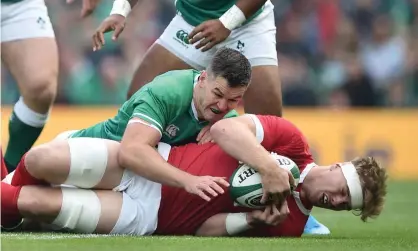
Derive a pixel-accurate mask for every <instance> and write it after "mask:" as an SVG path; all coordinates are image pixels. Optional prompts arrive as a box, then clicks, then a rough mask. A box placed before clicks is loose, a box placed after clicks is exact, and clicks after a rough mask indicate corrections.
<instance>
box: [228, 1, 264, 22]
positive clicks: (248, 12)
mask: <svg viewBox="0 0 418 251" xmlns="http://www.w3.org/2000/svg"><path fill="white" fill-rule="evenodd" d="M266 2H267V0H238V1H237V3H236V4H235V5H236V6H237V7H238V8H239V9H240V10H241V11H242V13H243V14H244V16H245V18H249V17H251V16H252V15H254V14H255V13H256V12H257V11H258V10H259V9H260V8H261V7H263V5H264V4H265V3H266Z"/></svg>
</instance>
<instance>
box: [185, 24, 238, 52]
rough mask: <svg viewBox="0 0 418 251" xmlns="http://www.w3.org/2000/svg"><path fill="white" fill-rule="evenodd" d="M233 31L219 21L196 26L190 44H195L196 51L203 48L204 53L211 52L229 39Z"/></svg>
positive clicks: (190, 37) (190, 36) (191, 34)
mask: <svg viewBox="0 0 418 251" xmlns="http://www.w3.org/2000/svg"><path fill="white" fill-rule="evenodd" d="M229 34H231V31H230V30H228V29H227V28H225V26H224V25H223V24H222V23H221V21H219V19H212V20H208V21H206V22H203V23H201V24H200V25H198V26H196V27H195V28H194V29H193V30H192V32H191V33H190V34H189V43H190V44H195V43H197V42H199V43H198V44H197V45H196V46H195V47H196V49H200V48H202V51H207V50H210V49H211V48H212V47H213V46H215V45H217V44H219V43H220V42H222V41H224V40H225V39H226V38H227V37H229Z"/></svg>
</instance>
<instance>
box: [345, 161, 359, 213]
mask: <svg viewBox="0 0 418 251" xmlns="http://www.w3.org/2000/svg"><path fill="white" fill-rule="evenodd" d="M339 165H340V166H341V171H342V172H343V175H344V178H345V179H346V181H347V186H348V189H349V190H350V197H351V209H361V208H362V207H363V189H362V187H361V183H360V177H359V175H358V173H357V170H356V167H355V166H354V165H353V163H351V162H344V163H339Z"/></svg>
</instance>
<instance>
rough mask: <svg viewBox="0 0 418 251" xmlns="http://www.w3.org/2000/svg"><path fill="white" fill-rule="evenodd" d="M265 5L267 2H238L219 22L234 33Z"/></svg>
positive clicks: (264, 0) (259, 0) (262, 0)
mask: <svg viewBox="0 0 418 251" xmlns="http://www.w3.org/2000/svg"><path fill="white" fill-rule="evenodd" d="M265 3H266V0H238V1H237V3H236V4H234V5H233V6H232V7H231V8H229V10H227V11H226V12H225V13H224V14H223V15H222V16H221V17H219V21H221V23H222V24H223V25H224V26H225V28H227V29H228V30H231V31H232V30H234V29H236V28H237V27H240V26H241V25H242V24H243V23H244V22H245V21H246V20H247V18H249V17H251V16H252V15H253V14H254V13H256V12H257V10H259V9H260V8H261V7H262V6H263V5H264V4H265Z"/></svg>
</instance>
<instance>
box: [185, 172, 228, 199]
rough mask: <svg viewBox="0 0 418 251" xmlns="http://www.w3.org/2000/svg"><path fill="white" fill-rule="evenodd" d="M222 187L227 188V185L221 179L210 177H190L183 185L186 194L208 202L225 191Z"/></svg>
mask: <svg viewBox="0 0 418 251" xmlns="http://www.w3.org/2000/svg"><path fill="white" fill-rule="evenodd" d="M222 186H224V187H229V183H228V182H227V181H226V180H225V179H224V178H222V177H212V176H191V177H190V178H189V179H188V180H187V181H186V182H185V184H184V185H183V187H184V189H185V190H186V191H187V192H188V193H191V194H195V195H198V196H200V197H201V198H202V199H204V200H206V201H210V200H211V198H210V197H216V196H218V194H223V193H224V192H225V191H224V189H223V188H222Z"/></svg>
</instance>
